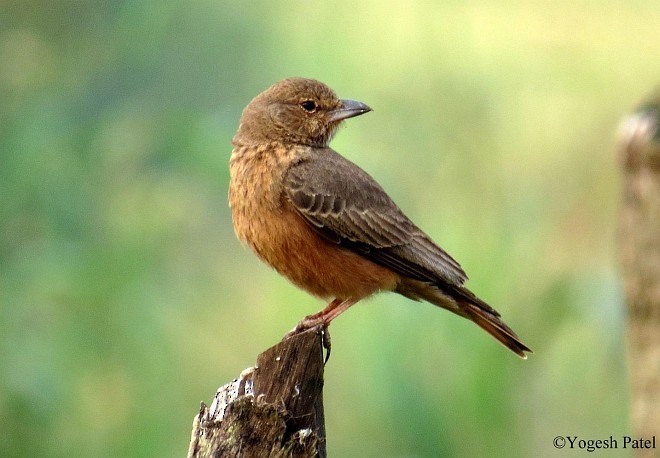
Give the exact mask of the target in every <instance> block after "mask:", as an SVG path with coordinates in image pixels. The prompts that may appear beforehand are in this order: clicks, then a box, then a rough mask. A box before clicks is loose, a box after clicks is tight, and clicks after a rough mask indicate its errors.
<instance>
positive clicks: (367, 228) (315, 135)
mask: <svg viewBox="0 0 660 458" xmlns="http://www.w3.org/2000/svg"><path fill="white" fill-rule="evenodd" d="M370 111H372V109H371V108H370V107H369V106H368V105H366V104H364V103H362V102H359V101H356V100H351V99H340V98H339V97H338V96H337V95H336V93H335V92H334V91H333V90H332V89H331V88H330V87H328V86H327V85H326V84H324V83H322V82H320V81H318V80H315V79H309V78H301V77H292V78H287V79H284V80H281V81H279V82H277V83H275V84H273V85H272V86H270V87H269V88H268V89H266V90H265V91H263V92H262V93H260V94H259V95H257V96H256V97H254V99H252V101H251V102H250V103H249V104H248V105H247V106H246V107H245V109H244V110H243V112H242V115H241V118H240V122H239V126H238V130H237V132H236V134H235V136H234V137H233V139H232V145H233V149H232V153H231V157H230V160H229V172H230V180H229V192H228V200H229V207H230V209H231V215H232V222H233V226H234V231H235V233H236V235H237V237H238V239H239V240H240V241H241V242H242V243H243V244H244V245H247V246H248V247H250V248H251V249H252V250H253V251H254V253H255V254H256V255H257V256H258V257H259V258H260V259H261V260H262V261H264V262H265V263H266V264H268V265H269V266H271V267H272V268H273V269H274V270H276V271H277V272H278V273H280V274H281V275H282V276H284V277H286V278H287V279H288V280H289V281H290V282H292V283H293V284H294V285H296V286H297V287H299V288H301V289H303V290H305V291H307V292H308V293H310V294H311V295H313V296H316V297H319V298H323V299H326V300H330V302H329V303H328V305H327V306H326V307H325V308H324V309H323V310H321V311H319V312H317V313H315V314H312V315H309V316H306V317H305V318H303V319H302V320H301V321H300V322H299V323H298V324H297V326H296V327H295V328H294V330H293V331H292V332H291V333H296V332H302V331H304V330H307V329H310V328H313V327H317V326H322V328H323V329H324V330H327V328H328V326H329V325H330V322H331V321H332V320H333V319H335V318H336V317H337V316H339V315H340V314H341V313H343V312H344V311H346V310H347V309H348V308H349V307H351V306H352V305H354V304H355V303H356V302H358V301H360V300H362V299H365V298H367V297H369V296H372V295H374V294H376V293H379V292H395V293H398V294H400V295H402V296H405V297H407V298H409V299H413V300H415V301H421V300H425V301H427V302H430V303H431V304H434V305H436V306H439V307H441V308H444V309H446V310H449V311H450V312H453V313H455V314H456V315H459V316H461V317H464V318H467V319H469V320H471V321H473V322H474V323H476V324H477V325H478V326H480V327H481V328H482V329H484V330H485V331H486V332H488V333H489V334H490V335H492V336H493V337H494V338H495V339H497V340H498V341H499V342H500V343H502V344H503V345H504V346H505V347H507V348H508V349H510V350H511V351H513V352H514V353H515V354H517V355H518V356H520V357H521V358H523V359H525V358H526V357H527V355H526V354H527V353H531V350H530V349H529V348H528V347H527V346H526V345H525V344H524V343H522V341H521V339H520V338H519V337H518V336H517V335H516V333H515V332H514V331H513V330H512V329H511V328H510V327H509V326H508V325H507V324H506V323H505V322H504V321H503V320H502V319H501V317H500V314H499V313H498V312H497V311H496V310H495V309H494V308H492V307H491V306H490V305H488V304H487V303H486V302H484V301H483V300H481V299H479V298H478V297H477V296H476V295H475V294H474V293H472V292H471V291H470V290H469V289H467V288H466V287H465V286H464V284H465V282H466V280H467V279H468V277H467V275H466V273H465V272H464V270H463V268H462V267H461V266H460V264H459V263H458V262H457V261H456V260H454V258H452V257H451V256H450V255H449V254H448V253H447V252H446V251H445V250H443V249H442V248H440V247H439V246H438V245H437V244H436V243H435V242H434V241H433V240H432V239H431V238H430V237H429V236H428V235H427V234H426V233H424V232H423V231H422V230H421V229H420V228H419V227H417V226H416V225H415V223H413V222H412V221H411V220H410V219H409V218H408V217H407V216H406V215H405V214H404V213H403V211H402V210H401V209H400V208H399V206H397V205H396V204H395V203H394V201H393V200H392V199H391V198H390V196H389V195H388V194H387V193H386V192H385V190H384V189H383V188H382V187H381V186H380V185H379V184H378V183H377V182H376V180H375V179H374V178H372V177H371V175H369V174H368V173H367V172H365V171H364V170H363V169H361V168H360V167H359V166H358V165H356V164H354V163H353V162H351V161H350V160H348V159H346V158H345V157H343V156H341V155H340V154H339V153H337V152H336V151H334V150H333V149H331V148H330V147H329V146H328V144H329V143H330V141H331V140H332V138H333V137H334V135H335V133H336V132H337V130H338V128H339V127H340V126H341V125H342V123H343V122H344V121H345V120H347V119H349V118H353V117H355V116H360V115H363V114H365V113H368V112H370Z"/></svg>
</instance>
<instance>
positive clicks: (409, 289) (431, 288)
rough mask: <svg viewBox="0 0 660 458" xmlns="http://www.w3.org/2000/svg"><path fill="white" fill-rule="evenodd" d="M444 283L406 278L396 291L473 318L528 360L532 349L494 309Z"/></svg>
mask: <svg viewBox="0 0 660 458" xmlns="http://www.w3.org/2000/svg"><path fill="white" fill-rule="evenodd" d="M444 286H446V289H444V290H441V289H440V288H439V287H438V286H436V285H432V284H429V283H426V282H422V281H418V280H411V279H406V280H405V281H404V282H402V283H401V284H400V285H399V287H398V288H397V290H396V291H397V292H398V293H399V294H402V295H404V296H406V297H409V298H411V299H415V300H420V299H424V300H426V301H428V302H430V303H432V304H434V305H437V306H439V307H442V308H445V309H447V310H449V311H450V312H453V313H455V314H457V315H460V316H462V317H464V318H467V319H469V320H471V321H473V322H474V323H475V324H477V325H478V326H479V327H480V328H481V329H483V330H484V331H486V332H487V333H488V334H490V335H491V336H493V337H495V339H497V340H498V341H499V342H500V343H501V344H502V345H504V346H505V347H507V348H508V349H509V350H511V351H512V352H514V353H515V354H516V355H518V356H520V357H521V358H522V359H527V355H526V353H532V350H531V349H530V348H529V347H527V345H525V344H524V343H522V341H521V340H520V337H518V335H517V334H516V333H515V332H513V330H512V329H511V328H510V327H509V326H507V324H506V323H505V322H504V321H502V319H501V318H500V314H499V313H498V312H497V310H495V309H494V308H492V307H491V306H490V305H488V304H486V303H485V302H484V301H482V300H481V299H479V298H478V297H477V296H475V295H474V294H473V293H472V292H471V291H470V290H469V289H467V288H464V287H462V286H450V285H444Z"/></svg>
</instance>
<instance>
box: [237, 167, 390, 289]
mask: <svg viewBox="0 0 660 458" xmlns="http://www.w3.org/2000/svg"><path fill="white" fill-rule="evenodd" d="M242 159H245V158H242ZM255 165H256V163H254V162H252V163H251V164H246V163H245V161H244V160H237V159H235V157H232V161H231V163H230V170H231V178H230V186H229V202H230V206H231V212H232V220H233V224H234V230H235V231H236V235H237V236H238V238H239V239H240V240H241V241H242V242H243V243H245V244H246V245H248V246H249V247H250V248H251V249H252V250H253V251H254V252H255V253H256V254H257V256H259V258H261V259H262V260H263V261H264V262H265V263H266V264H268V265H270V266H271V267H273V268H274V269H275V270H277V271H278V272H279V273H280V274H282V275H283V276H285V277H286V278H288V279H289V280H290V281H291V282H292V283H294V284H295V285H297V286H298V287H300V288H302V289H304V290H306V291H307V292H309V293H310V294H313V295H315V296H318V297H323V298H341V299H345V298H349V297H352V298H363V297H366V296H369V295H371V294H373V293H375V292H378V291H380V290H393V289H394V288H395V287H396V285H397V283H398V281H399V276H398V275H397V274H396V273H394V272H392V271H391V270H389V269H387V268H385V267H382V266H379V265H377V264H375V263H373V262H372V261H370V260H368V259H366V258H364V257H363V256H361V255H360V254H358V253H355V252H353V251H351V250H349V249H347V248H344V247H342V246H340V245H337V244H335V243H333V242H330V241H328V240H326V239H325V238H323V237H321V236H320V235H319V234H318V233H317V232H316V231H315V230H314V229H312V228H311V227H310V226H309V224H307V223H306V222H305V220H304V219H303V217H302V216H301V215H300V214H298V213H297V212H296V210H295V209H294V208H293V206H292V205H291V204H290V203H289V202H288V200H287V199H286V198H285V197H284V196H283V195H282V191H281V180H282V176H283V174H284V170H278V169H277V168H276V167H272V164H271V167H270V168H268V167H265V164H262V165H259V166H257V167H255Z"/></svg>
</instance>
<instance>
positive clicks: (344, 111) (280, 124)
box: [234, 78, 371, 147]
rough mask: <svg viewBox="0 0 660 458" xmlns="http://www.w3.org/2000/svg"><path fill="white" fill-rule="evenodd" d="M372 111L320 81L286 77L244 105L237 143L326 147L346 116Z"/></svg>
mask: <svg viewBox="0 0 660 458" xmlns="http://www.w3.org/2000/svg"><path fill="white" fill-rule="evenodd" d="M369 111H371V108H369V107H368V106H367V105H365V104H364V103H362V102H357V101H355V100H343V99H340V98H338V97H337V95H336V94H335V92H334V91H333V90H332V89H330V88H329V87H328V86H326V85H325V84H323V83H321V82H320V81H316V80H312V79H306V78H287V79H285V80H282V81H280V82H278V83H275V84H273V85H272V86H271V87H269V88H268V89H266V90H265V91H264V92H262V93H261V94H259V95H258V96H256V97H255V98H254V99H253V100H252V101H251V102H250V104H249V105H248V106H247V107H245V110H243V115H242V116H241V123H240V126H239V128H238V132H237V133H236V136H235V137H234V143H235V144H249V143H255V142H264V141H266V142H272V141H277V142H281V143H285V144H298V145H307V146H314V147H325V146H327V145H328V143H329V142H330V140H331V139H332V136H333V135H334V134H335V132H336V130H337V128H338V127H339V125H340V124H341V122H342V121H343V120H344V119H347V118H352V117H353V116H359V115H361V114H364V113H367V112H369Z"/></svg>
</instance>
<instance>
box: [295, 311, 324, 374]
mask: <svg viewBox="0 0 660 458" xmlns="http://www.w3.org/2000/svg"><path fill="white" fill-rule="evenodd" d="M328 326H330V323H329V322H326V321H324V320H323V318H322V317H318V316H316V315H309V316H306V317H305V318H303V319H302V320H300V321H299V322H298V324H297V325H296V327H295V328H293V329H292V330H290V331H289V332H287V333H286V334H285V335H284V339H288V338H289V337H292V336H295V335H296V334H300V333H301V332H305V331H307V330H309V329H313V328H318V330H319V331H320V333H321V339H322V342H321V343H322V344H323V348H324V349H325V351H326V353H325V359H324V361H323V364H326V363H327V362H328V359H330V348H331V343H330V331H329V330H328Z"/></svg>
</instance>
